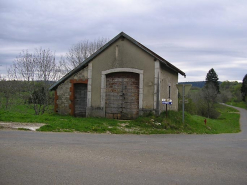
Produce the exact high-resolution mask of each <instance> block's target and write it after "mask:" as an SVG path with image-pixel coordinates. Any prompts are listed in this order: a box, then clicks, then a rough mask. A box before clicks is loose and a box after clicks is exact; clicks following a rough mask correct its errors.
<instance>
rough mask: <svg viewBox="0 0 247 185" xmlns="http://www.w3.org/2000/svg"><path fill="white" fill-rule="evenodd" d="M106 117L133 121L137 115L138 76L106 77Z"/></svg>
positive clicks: (114, 74)
mask: <svg viewBox="0 0 247 185" xmlns="http://www.w3.org/2000/svg"><path fill="white" fill-rule="evenodd" d="M105 108H106V117H107V118H114V119H134V118H136V117H138V115H139V74H136V73H128V72H120V73H111V74H108V75H106V104H105Z"/></svg>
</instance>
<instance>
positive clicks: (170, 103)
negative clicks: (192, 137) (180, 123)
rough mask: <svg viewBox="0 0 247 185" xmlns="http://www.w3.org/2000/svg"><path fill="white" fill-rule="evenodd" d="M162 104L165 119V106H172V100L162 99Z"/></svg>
mask: <svg viewBox="0 0 247 185" xmlns="http://www.w3.org/2000/svg"><path fill="white" fill-rule="evenodd" d="M162 104H165V105H166V117H167V105H172V100H171V99H170V98H168V99H162Z"/></svg>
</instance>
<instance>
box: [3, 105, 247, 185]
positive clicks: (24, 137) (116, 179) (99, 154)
mask: <svg viewBox="0 0 247 185" xmlns="http://www.w3.org/2000/svg"><path fill="white" fill-rule="evenodd" d="M239 110H240V111H241V120H240V121H241V128H242V132H241V133H238V134H218V135H175V134H174V135H173V134H171V135H110V134H81V133H43V132H42V133H41V132H26V131H6V130H2V131H0V184H1V185H5V184H11V185H12V184H25V185H28V184H35V185H39V184H40V185H45V184H85V185H87V184H89V185H91V184H92V185H97V184H100V185H102V184H106V185H109V184H117V185H119V184H120V185H121V184H123V185H127V184H138V185H140V184H148V185H155V184H172V185H173V184H174V185H175V184H183V185H184V184H200V185H203V184H210V185H213V184H224V185H227V184H229V185H232V184H234V185H238V184H247V111H246V110H244V109H239Z"/></svg>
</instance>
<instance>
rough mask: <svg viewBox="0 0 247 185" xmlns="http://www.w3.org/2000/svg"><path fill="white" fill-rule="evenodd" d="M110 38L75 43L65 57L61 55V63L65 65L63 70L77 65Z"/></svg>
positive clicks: (68, 69)
mask: <svg viewBox="0 0 247 185" xmlns="http://www.w3.org/2000/svg"><path fill="white" fill-rule="evenodd" d="M107 41H108V39H106V38H101V39H98V40H95V41H93V42H91V41H89V40H84V41H81V42H79V43H77V44H74V45H73V46H71V48H70V49H69V51H68V53H66V56H65V57H61V60H60V64H61V66H63V70H65V71H66V72H69V71H70V70H72V69H73V68H75V67H77V66H78V65H79V64H80V63H82V62H83V61H84V60H85V59H87V58H88V57H89V56H90V55H92V54H93V53H94V52H96V51H97V50H98V49H100V48H101V47H102V46H104V45H105V44H106V43H107Z"/></svg>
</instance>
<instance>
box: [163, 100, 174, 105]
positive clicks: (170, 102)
mask: <svg viewBox="0 0 247 185" xmlns="http://www.w3.org/2000/svg"><path fill="white" fill-rule="evenodd" d="M162 104H169V105H172V100H171V99H162Z"/></svg>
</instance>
